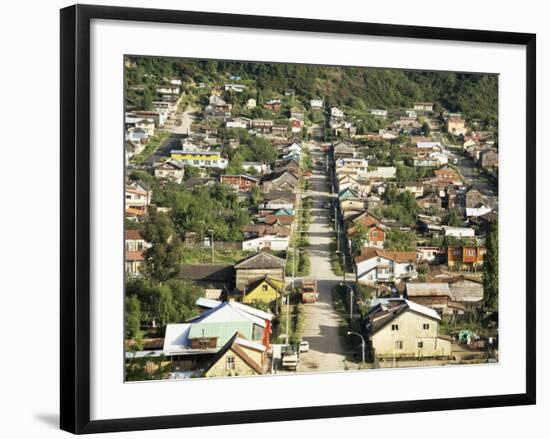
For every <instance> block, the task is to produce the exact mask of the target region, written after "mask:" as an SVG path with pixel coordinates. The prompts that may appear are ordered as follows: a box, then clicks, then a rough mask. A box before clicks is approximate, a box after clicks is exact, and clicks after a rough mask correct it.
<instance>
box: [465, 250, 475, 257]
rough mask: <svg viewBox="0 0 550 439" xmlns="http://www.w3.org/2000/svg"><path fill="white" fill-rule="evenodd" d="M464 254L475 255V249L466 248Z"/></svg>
mask: <svg viewBox="0 0 550 439" xmlns="http://www.w3.org/2000/svg"><path fill="white" fill-rule="evenodd" d="M466 254H467V255H468V256H475V255H476V251H475V250H468V251H466Z"/></svg>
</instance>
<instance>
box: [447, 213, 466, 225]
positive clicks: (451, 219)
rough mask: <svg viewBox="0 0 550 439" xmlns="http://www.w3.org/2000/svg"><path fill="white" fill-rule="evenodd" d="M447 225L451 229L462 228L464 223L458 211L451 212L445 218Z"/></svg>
mask: <svg viewBox="0 0 550 439" xmlns="http://www.w3.org/2000/svg"><path fill="white" fill-rule="evenodd" d="M445 223H446V224H447V225H448V226H451V227H461V226H463V225H464V221H462V219H461V217H460V215H459V214H458V212H457V211H456V209H451V210H449V212H448V213H447V215H446V216H445Z"/></svg>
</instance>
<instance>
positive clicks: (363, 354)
mask: <svg viewBox="0 0 550 439" xmlns="http://www.w3.org/2000/svg"><path fill="white" fill-rule="evenodd" d="M352 334H353V335H357V336H358V337H360V338H361V359H362V360H363V363H365V348H366V343H365V337H363V336H362V335H361V334H359V333H358V332H353V331H348V335H352Z"/></svg>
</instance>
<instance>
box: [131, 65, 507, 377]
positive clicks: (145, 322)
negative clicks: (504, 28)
mask: <svg viewBox="0 0 550 439" xmlns="http://www.w3.org/2000/svg"><path fill="white" fill-rule="evenodd" d="M278 68H281V69H282V68H283V67H278ZM295 68H296V69H298V68H299V67H295ZM314 68H315V67H309V69H310V70H309V72H310V73H311V72H316V71H315V70H313V69H314ZM317 68H318V69H319V76H318V77H312V78H307V77H306V76H307V75H301V76H300V75H299V73H300V71H298V70H297V71H296V72H297V73H296V78H297V79H295V80H294V79H293V78H294V76H288V75H289V73H288V72H286V73H284V74H285V75H287V76H288V78H287V76H284V77H285V78H286V79H285V80H284V82H283V81H282V80H281V82H280V84H282V86H281V87H280V88H275V86H278V84H279V83H278V82H276V81H277V80H278V79H277V78H278V76H277V75H278V74H280V75H281V76H280V77H283V74H282V73H280V72H279V71H277V70H271V71H270V70H269V66H267V67H266V65H263V64H258V63H240V62H211V61H196V60H184V59H182V60H178V61H174V60H170V61H168V60H165V59H162V58H159V59H151V58H140V57H127V58H126V60H125V71H126V78H125V92H126V101H125V161H126V181H125V274H126V288H125V340H126V349H125V350H126V352H125V354H126V364H127V369H126V379H127V380H129V381H135V380H150V379H187V378H200V377H209V378H210V377H227V376H255V375H268V374H269V375H271V374H294V373H312V372H327V371H347V370H363V369H375V368H395V367H414V366H439V365H468V364H476V363H494V362H498V127H497V125H496V120H495V117H493V116H494V114H496V111H497V110H496V108H495V109H494V114H492V115H485V114H484V113H483V111H485V110H483V111H482V110H481V109H480V110H479V111H476V108H475V107H471V106H468V107H466V106H465V107H464V108H463V112H460V111H458V110H460V109H461V107H460V106H459V104H454V103H453V102H454V101H453V100H452V99H451V98H449V97H448V96H447V95H446V96H445V98H439V97H438V96H439V95H438V94H437V93H436V91H433V94H432V95H429V94H428V91H424V90H428V88H427V87H428V86H427V85H426V84H427V80H426V81H425V82H423V83H422V84H420V80H419V79H418V75H421V73H419V72H415V73H414V75H416V76H413V74H411V75H410V77H409V76H407V77H406V76H403V78H405V79H407V80H410V81H411V84H413V85H414V84H415V82H414V81H416V83H418V84H420V85H418V87H419V88H418V90H417V91H416V92H415V93H417V95H415V96H423V97H424V99H415V98H414V97H413V98H410V97H407V96H406V94H403V96H405V97H403V98H401V97H399V102H397V103H395V102H393V101H392V102H389V101H390V98H388V99H387V103H388V104H387V105H385V106H383V104H384V103H386V101H385V100H384V99H383V98H379V97H377V98H376V99H377V100H375V101H374V102H375V103H376V104H377V105H376V106H371V105H369V101H368V93H369V91H368V88H367V89H366V91H365V93H366V95H365V96H367V97H361V96H355V97H349V98H344V97H342V96H340V95H339V94H338V93H339V92H338V91H333V92H331V90H334V89H333V88H332V87H331V86H330V84H328V83H325V82H323V81H324V78H325V77H331V75H332V76H335V75H336V73H339V74H341V71H342V70H338V71H336V70H331V68H330V67H317ZM273 69H275V68H273ZM340 69H342V68H340ZM373 74H376V75H378V74H382V73H379V72H375V73H373ZM384 74H386V73H384ZM390 74H393V73H391V72H390V73H388V74H387V75H390ZM345 75H348V76H349V73H344V79H345V78H347V77H348V76H345ZM403 75H406V73H403ZM431 75H435V74H434V73H433V72H432V73H431ZM441 75H443V73H441ZM445 75H447V76H448V75H452V74H450V73H445ZM340 77H342V76H340ZM349 77H351V76H349ZM322 80H323V81H322ZM453 80H454V79H453ZM468 80H469V81H471V84H474V85H475V86H478V85H479V87H481V86H483V87H485V88H484V89H483V90H485V89H488V88H489V86H488V85H487V83H489V84H492V82H490V81H491V78H482V79H479V80H478V78H469V79H468ZM293 81H294V82H293ZM310 82H311V83H317V85H315V86H311V87H309V86H308V85H304V84H308V83H310ZM440 82H443V80H441V81H440ZM433 83H434V84H435V83H436V80H435V79H434V80H433ZM285 84H286V85H285ZM430 84H431V83H430ZM480 84H481V85H480ZM474 85H470V86H471V87H473V86H474ZM420 87H424V88H422V89H421V88H420ZM434 87H435V86H434ZM415 90H416V89H415ZM434 90H435V89H434ZM314 93H315V94H314ZM422 93H423V94H422ZM487 93H489V92H487ZM491 93H492V89H491ZM426 96H431V97H432V99H431V100H428V99H426ZM373 99H374V98H373ZM392 99H397V98H394V97H392ZM462 99H463V97H460V100H459V99H457V102H459V101H461V100H462ZM481 99H483V97H482V98H481ZM472 108H473V110H472Z"/></svg>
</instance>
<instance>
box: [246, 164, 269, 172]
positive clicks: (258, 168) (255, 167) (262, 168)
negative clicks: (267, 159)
mask: <svg viewBox="0 0 550 439" xmlns="http://www.w3.org/2000/svg"><path fill="white" fill-rule="evenodd" d="M243 169H244V170H245V171H246V172H254V173H256V174H267V173H268V172H269V164H267V163H261V162H243Z"/></svg>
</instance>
